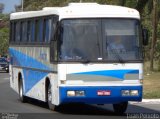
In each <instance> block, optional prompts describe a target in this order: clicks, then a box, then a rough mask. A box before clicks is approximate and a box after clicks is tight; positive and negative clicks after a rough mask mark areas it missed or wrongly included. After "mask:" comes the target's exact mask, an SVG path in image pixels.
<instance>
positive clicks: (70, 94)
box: [67, 91, 76, 97]
mask: <svg viewBox="0 0 160 119" xmlns="http://www.w3.org/2000/svg"><path fill="white" fill-rule="evenodd" d="M75 95H76V93H75V91H67V96H69V97H70V96H75Z"/></svg>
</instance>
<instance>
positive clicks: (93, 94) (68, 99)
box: [60, 86, 143, 104]
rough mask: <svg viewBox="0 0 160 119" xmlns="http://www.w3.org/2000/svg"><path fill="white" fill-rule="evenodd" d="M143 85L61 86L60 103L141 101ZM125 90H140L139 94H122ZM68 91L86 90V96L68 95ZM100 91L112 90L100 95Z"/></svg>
mask: <svg viewBox="0 0 160 119" xmlns="http://www.w3.org/2000/svg"><path fill="white" fill-rule="evenodd" d="M142 89H143V88H142V86H103V87H102V86H76V87H67V86H66V87H60V104H63V103H86V104H114V103H120V102H126V101H141V100H142ZM123 90H138V95H136V96H135V95H132V96H131V95H128V96H127V95H125V96H124V95H122V91H123ZM67 91H84V96H79V95H77V96H68V95H67ZM99 91H102V92H103V91H110V95H99V94H98V92H99Z"/></svg>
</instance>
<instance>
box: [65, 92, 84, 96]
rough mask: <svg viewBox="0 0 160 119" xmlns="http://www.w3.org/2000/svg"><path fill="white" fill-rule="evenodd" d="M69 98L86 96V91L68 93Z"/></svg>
mask: <svg viewBox="0 0 160 119" xmlns="http://www.w3.org/2000/svg"><path fill="white" fill-rule="evenodd" d="M67 96H68V97H72V96H85V92H84V91H67Z"/></svg>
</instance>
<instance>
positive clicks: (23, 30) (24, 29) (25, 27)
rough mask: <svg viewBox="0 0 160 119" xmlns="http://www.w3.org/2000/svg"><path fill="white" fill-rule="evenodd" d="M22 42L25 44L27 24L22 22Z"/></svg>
mask: <svg viewBox="0 0 160 119" xmlns="http://www.w3.org/2000/svg"><path fill="white" fill-rule="evenodd" d="M22 42H23V43H26V42H27V22H26V21H24V22H22Z"/></svg>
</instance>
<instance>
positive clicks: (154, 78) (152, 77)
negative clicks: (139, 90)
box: [143, 72, 160, 99]
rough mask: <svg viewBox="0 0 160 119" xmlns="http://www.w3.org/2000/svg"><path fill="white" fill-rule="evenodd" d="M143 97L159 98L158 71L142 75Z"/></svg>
mask: <svg viewBox="0 0 160 119" xmlns="http://www.w3.org/2000/svg"><path fill="white" fill-rule="evenodd" d="M143 86H144V89H143V91H144V92H143V98H149V99H151V98H154V99H155V98H160V91H159V90H160V73H159V72H151V73H146V74H145V75H144V85H143Z"/></svg>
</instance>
